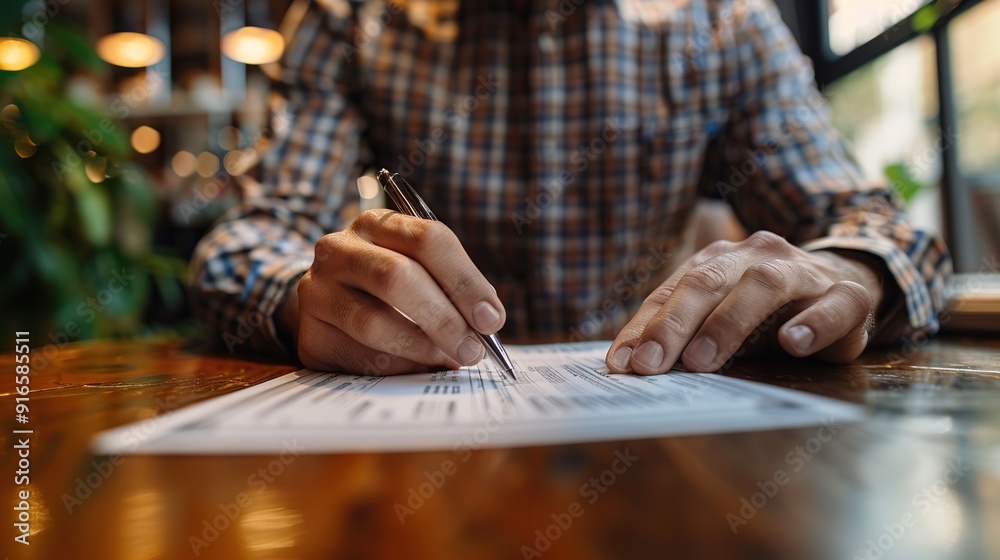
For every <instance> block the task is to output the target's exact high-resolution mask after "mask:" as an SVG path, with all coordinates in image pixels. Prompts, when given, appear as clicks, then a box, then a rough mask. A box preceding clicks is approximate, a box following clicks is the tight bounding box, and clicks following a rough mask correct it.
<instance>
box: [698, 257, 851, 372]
mask: <svg viewBox="0 0 1000 560" xmlns="http://www.w3.org/2000/svg"><path fill="white" fill-rule="evenodd" d="M831 284H832V282H830V281H829V280H828V279H822V278H820V277H818V276H817V275H815V274H813V273H812V272H810V271H809V270H808V269H807V268H806V267H804V266H802V265H801V264H799V263H797V262H795V261H788V260H782V259H775V260H770V261H764V262H760V263H755V264H752V265H750V266H749V267H747V269H746V270H745V271H744V272H743V275H742V276H741V277H740V280H739V281H738V282H737V283H736V285H735V286H734V287H733V289H732V291H731V292H730V293H729V295H727V296H726V297H725V298H724V299H723V300H722V302H721V303H720V304H719V305H718V307H716V308H715V310H714V311H712V312H711V314H710V315H709V316H708V317H707V318H706V319H705V321H704V323H703V324H702V326H701V328H700V329H698V332H697V334H696V335H695V336H694V337H693V338H692V339H691V343H690V344H688V345H687V347H686V348H685V349H684V352H683V353H682V354H681V359H682V360H683V362H684V367H685V369H687V370H688V371H715V370H717V369H719V368H720V367H721V366H722V364H724V363H726V361H727V360H729V358H730V357H732V356H733V354H734V353H735V352H736V351H737V350H738V349H739V348H740V346H742V345H743V342H744V341H745V340H747V338H748V337H749V336H750V335H751V333H753V331H754V330H755V329H757V328H758V327H759V326H761V325H762V324H763V323H764V322H765V321H767V320H769V318H770V317H771V316H772V315H774V313H775V311H777V310H779V309H780V308H782V307H783V306H785V305H786V304H789V303H790V302H794V301H801V300H806V299H808V300H815V299H816V298H819V297H820V296H822V295H823V294H824V293H825V292H826V290H827V288H828V287H829V286H830V285H831ZM753 342H755V341H753Z"/></svg>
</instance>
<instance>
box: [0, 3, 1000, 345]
mask: <svg viewBox="0 0 1000 560" xmlns="http://www.w3.org/2000/svg"><path fill="white" fill-rule="evenodd" d="M777 3H778V5H779V7H780V8H781V10H782V13H783V15H784V17H785V20H786V22H787V23H788V24H789V26H790V27H791V28H792V30H793V33H794V34H795V36H796V38H797V39H798V40H799V43H800V44H801V46H802V48H803V51H804V52H805V53H806V54H807V55H808V56H809V57H811V58H812V59H813V62H814V65H815V68H816V78H817V81H818V83H819V85H820V87H821V89H822V90H823V92H824V94H825V95H826V96H827V97H828V98H829V100H830V103H831V105H832V107H833V114H834V119H835V123H836V126H837V127H838V128H839V129H840V130H841V132H842V133H843V134H844V136H845V138H846V139H847V140H848V142H849V143H850V144H852V146H853V148H854V151H855V153H856V155H857V157H858V159H859V161H860V163H861V166H862V168H863V170H864V173H865V174H866V175H868V176H870V177H873V178H885V179H888V180H890V181H892V183H893V184H894V185H895V186H896V188H897V189H898V191H899V193H900V194H901V195H902V197H903V199H905V200H906V204H907V212H908V213H909V214H910V217H911V219H912V220H913V221H914V222H915V223H917V224H919V225H920V226H923V227H928V228H931V229H934V230H937V231H941V232H942V233H944V235H945V237H946V239H947V240H948V242H949V245H950V246H951V248H952V250H953V252H954V254H955V259H956V268H957V269H958V270H959V271H966V272H977V271H979V270H980V269H981V268H982V267H983V266H984V262H983V260H984V258H985V259H986V260H987V263H988V264H990V265H992V262H993V261H990V260H989V255H993V256H994V258H995V256H996V254H997V253H998V249H1000V0H942V1H937V2H927V1H922V0H810V1H798V2H796V1H791V0H777ZM304 8H305V3H304V1H300V0H133V1H127V0H4V7H3V10H2V14H0V118H2V126H0V263H2V265H0V270H2V285H0V309H2V310H3V312H2V315H0V324H2V328H4V329H5V330H6V331H8V332H13V331H14V330H31V331H32V332H33V333H34V336H33V340H32V342H33V344H35V345H46V344H48V345H53V346H56V347H59V346H61V345H62V344H65V343H66V342H68V341H70V340H77V339H86V338H93V337H99V336H135V335H149V334H156V333H169V334H181V335H185V336H197V333H198V329H197V327H196V325H195V324H194V322H193V320H192V319H191V315H190V312H189V310H188V306H187V299H186V293H185V289H184V284H185V279H186V274H187V271H186V269H187V261H188V259H189V258H190V256H191V252H192V250H193V248H194V245H195V243H196V242H197V240H198V239H199V238H200V236H201V235H202V234H203V233H204V232H205V230H206V229H207V228H208V227H209V226H210V225H211V223H212V222H213V221H214V220H215V219H216V218H217V217H218V216H219V215H220V214H221V213H222V212H224V211H225V210H226V209H228V208H230V207H231V206H232V205H233V204H234V203H235V202H236V201H237V200H239V199H240V197H245V196H253V194H254V192H255V190H256V189H257V188H258V185H259V183H258V182H257V181H258V178H259V170H258V166H257V163H258V161H259V160H260V157H261V154H262V153H263V152H264V151H266V150H267V148H268V145H269V143H270V141H271V139H272V137H273V134H274V131H273V129H274V127H280V126H281V125H282V123H283V103H282V99H281V98H280V96H279V95H278V94H277V93H274V92H272V88H271V85H272V79H273V78H274V77H276V76H277V64H276V61H278V60H279V58H280V56H281V54H282V51H283V49H284V45H285V42H286V40H287V35H288V33H289V30H290V29H292V28H293V25H294V22H295V21H296V20H297V18H298V17H301V14H302V12H303V10H304ZM377 194H378V189H377V188H373V185H372V182H371V181H368V182H365V181H360V182H359V195H360V200H361V201H362V205H364V204H365V200H367V199H370V198H372V197H375V196H376V195H377ZM358 210H359V208H358V207H352V208H348V209H346V212H347V213H348V214H350V213H356V212H357V211H358ZM734 227H737V226H734ZM984 255H985V256H986V257H984ZM111 271H114V272H113V273H112V272H111ZM41 333H47V335H42V334H41Z"/></svg>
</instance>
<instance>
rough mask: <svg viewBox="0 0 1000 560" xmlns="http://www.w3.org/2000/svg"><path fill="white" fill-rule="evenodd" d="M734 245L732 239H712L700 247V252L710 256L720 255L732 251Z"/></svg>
mask: <svg viewBox="0 0 1000 560" xmlns="http://www.w3.org/2000/svg"><path fill="white" fill-rule="evenodd" d="M735 245H736V244H735V243H733V242H732V241H726V240H725V239H719V240H716V241H713V242H711V243H709V244H708V245H706V246H705V248H704V249H702V250H701V251H700V252H701V253H703V254H705V255H710V256H715V255H721V254H724V253H728V252H730V251H732V249H733V247H734V246H735Z"/></svg>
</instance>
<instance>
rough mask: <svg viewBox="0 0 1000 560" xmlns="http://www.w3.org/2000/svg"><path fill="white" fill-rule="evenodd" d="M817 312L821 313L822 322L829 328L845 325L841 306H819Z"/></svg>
mask: <svg viewBox="0 0 1000 560" xmlns="http://www.w3.org/2000/svg"><path fill="white" fill-rule="evenodd" d="M817 307H818V309H817V311H818V312H819V315H820V318H821V320H822V321H823V322H824V323H825V324H826V325H828V326H837V325H843V323H844V321H845V319H844V311H843V309H842V308H841V307H840V306H839V305H830V304H829V303H827V304H826V305H819V306H817Z"/></svg>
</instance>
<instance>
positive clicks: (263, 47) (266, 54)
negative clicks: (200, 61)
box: [222, 26, 285, 64]
mask: <svg viewBox="0 0 1000 560" xmlns="http://www.w3.org/2000/svg"><path fill="white" fill-rule="evenodd" d="M284 50H285V40H284V39H283V38H282V37H281V33H278V32H277V31H275V30H273V29H264V28H263V27H252V26H247V27H241V28H239V29H237V30H235V31H230V32H229V33H226V34H225V35H224V36H223V37H222V52H223V53H225V55H226V56H228V57H229V58H231V59H233V60H235V61H236V62H242V63H243V64H269V63H271V62H276V61H277V60H278V59H279V58H281V53H282V52H284Z"/></svg>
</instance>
